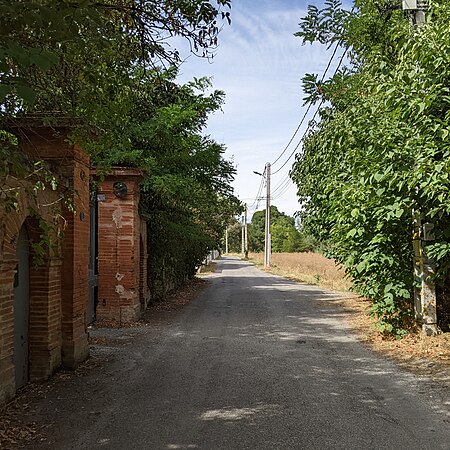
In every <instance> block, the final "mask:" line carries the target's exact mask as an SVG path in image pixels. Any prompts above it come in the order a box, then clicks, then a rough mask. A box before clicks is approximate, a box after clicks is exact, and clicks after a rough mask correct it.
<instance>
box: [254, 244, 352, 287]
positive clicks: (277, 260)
mask: <svg viewBox="0 0 450 450" xmlns="http://www.w3.org/2000/svg"><path fill="white" fill-rule="evenodd" d="M248 257H249V259H250V260H251V261H253V262H254V263H255V264H256V265H258V266H262V265H263V264H264V254H263V253H249V255H248ZM270 271H271V272H272V273H274V274H276V275H281V276H284V277H287V278H290V279H292V280H295V281H302V282H304V283H309V284H316V285H318V286H321V287H325V288H328V289H332V290H334V291H348V290H349V289H350V288H351V285H352V283H351V280H350V279H348V278H347V277H346V275H345V272H344V270H343V269H341V268H339V267H338V266H337V265H336V264H335V262H334V260H332V259H328V258H325V256H323V255H321V254H319V253H312V252H308V253H272V259H271V268H270Z"/></svg>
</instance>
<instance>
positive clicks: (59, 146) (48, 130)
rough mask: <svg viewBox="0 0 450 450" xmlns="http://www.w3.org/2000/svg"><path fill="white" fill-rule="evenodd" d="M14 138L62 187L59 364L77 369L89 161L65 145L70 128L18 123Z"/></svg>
mask: <svg viewBox="0 0 450 450" xmlns="http://www.w3.org/2000/svg"><path fill="white" fill-rule="evenodd" d="M19 126H20V129H19V130H18V132H17V135H18V137H19V140H20V145H21V148H22V149H23V151H25V152H26V153H28V154H30V155H32V156H33V157H35V158H40V159H43V160H45V161H47V162H49V163H51V164H52V165H53V167H55V170H56V171H57V174H58V175H59V176H60V178H62V179H63V180H64V182H65V188H66V198H67V199H69V200H70V201H71V202H72V203H73V205H74V208H75V212H73V211H70V210H69V209H68V208H67V207H66V206H65V205H64V206H63V208H62V216H63V218H64V220H65V226H64V230H63V232H64V236H63V241H62V259H63V261H62V268H61V271H62V279H61V286H62V291H61V312H62V323H61V329H62V364H63V366H65V367H68V368H73V367H76V366H77V365H78V364H79V363H80V362H82V361H84V360H85V359H86V358H87V356H88V354H89V346H88V335H87V324H86V313H87V303H88V294H89V290H88V264H89V161H90V160H89V156H88V155H87V154H86V152H85V151H84V150H83V149H81V148H80V147H79V146H78V145H73V144H71V143H69V142H68V139H67V135H68V133H69V132H70V130H71V128H70V125H68V126H67V125H66V126H56V127H49V126H43V125H39V124H37V122H36V121H34V120H30V121H29V122H28V123H27V121H26V120H22V121H21V122H20V125H19Z"/></svg>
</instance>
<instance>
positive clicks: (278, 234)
mask: <svg viewBox="0 0 450 450" xmlns="http://www.w3.org/2000/svg"><path fill="white" fill-rule="evenodd" d="M265 216H266V211H265V210H262V211H256V212H255V213H254V214H253V217H252V222H251V224H249V231H248V234H249V249H250V250H251V251H254V252H262V251H263V250H264V241H265ZM270 222H271V223H270V235H271V244H272V251H273V252H301V251H306V250H310V248H309V247H308V246H307V245H305V244H306V241H305V239H304V236H303V235H302V233H300V231H299V230H298V229H297V228H296V226H295V219H294V218H293V217H290V216H288V215H286V214H285V213H283V212H280V211H278V208H277V207H276V206H271V207H270Z"/></svg>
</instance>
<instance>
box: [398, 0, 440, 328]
mask: <svg viewBox="0 0 450 450" xmlns="http://www.w3.org/2000/svg"><path fill="white" fill-rule="evenodd" d="M402 3H403V10H405V11H407V12H409V13H410V16H411V22H412V24H413V25H414V26H417V27H420V26H421V25H423V24H424V23H425V12H426V9H427V7H428V2H427V1H426V0H403V2H402ZM433 228H434V225H433V224H432V223H430V222H426V221H424V220H423V215H422V212H421V211H414V212H413V249H414V281H415V282H414V312H415V317H416V320H417V321H419V322H420V323H421V324H422V331H423V332H424V333H425V334H426V335H428V336H431V335H434V334H437V333H438V326H437V302H436V286H435V283H434V281H433V275H434V273H435V264H434V261H433V260H432V259H430V258H428V255H427V244H429V243H430V242H433V241H434V231H433Z"/></svg>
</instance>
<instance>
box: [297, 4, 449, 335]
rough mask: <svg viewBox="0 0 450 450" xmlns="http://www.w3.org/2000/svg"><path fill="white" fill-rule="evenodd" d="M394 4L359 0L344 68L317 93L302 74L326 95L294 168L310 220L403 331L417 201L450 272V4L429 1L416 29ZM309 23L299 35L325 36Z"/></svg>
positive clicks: (347, 24)
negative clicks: (449, 54)
mask: <svg viewBox="0 0 450 450" xmlns="http://www.w3.org/2000/svg"><path fill="white" fill-rule="evenodd" d="M335 6H336V8H338V9H341V7H340V5H339V4H337V5H335ZM398 6H399V5H398V2H395V1H390V0H385V1H383V2H375V1H373V0H358V1H356V2H355V8H354V10H353V11H352V12H348V13H342V14H341V15H339V17H346V19H345V20H343V21H340V22H338V23H336V25H337V27H336V28H335V29H336V33H337V36H338V40H339V41H340V42H341V43H342V45H343V46H345V47H346V48H348V50H349V51H348V56H349V66H348V67H347V68H346V69H343V70H341V71H339V72H338V73H337V74H336V76H334V77H333V78H331V79H330V80H328V81H327V82H326V83H324V84H323V85H322V86H321V90H320V92H318V91H317V89H316V90H315V88H314V84H313V78H311V77H309V78H308V79H306V80H305V82H306V91H307V92H308V94H309V97H308V101H312V102H316V101H318V100H322V99H323V100H325V101H326V103H325V106H323V107H322V108H321V113H320V117H321V120H320V122H319V123H315V124H313V126H312V127H311V130H310V132H309V133H308V135H307V136H306V138H305V140H304V143H303V152H302V153H301V154H299V155H297V160H296V163H295V165H294V170H293V178H294V180H295V181H296V182H297V185H298V194H299V196H300V200H301V203H302V207H303V208H302V212H301V216H302V221H303V223H304V224H305V226H306V227H307V229H308V230H310V231H311V232H312V233H314V235H315V236H317V237H318V238H319V239H320V240H321V241H322V242H326V243H327V245H328V247H329V254H330V256H332V257H333V258H335V259H336V260H337V261H339V262H340V263H341V264H343V265H345V267H346V268H347V271H348V272H349V273H350V275H351V276H352V278H353V280H354V282H355V287H356V288H357V290H358V291H359V292H360V293H362V294H363V295H365V296H368V297H370V298H371V299H372V300H373V310H374V313H375V314H376V315H377V316H378V318H379V327H380V329H381V330H382V331H385V332H396V333H398V334H400V335H401V334H402V333H404V329H403V326H404V324H405V323H406V322H408V320H409V319H410V317H411V312H412V292H413V287H414V286H413V275H412V243H411V235H412V219H411V218H412V213H413V211H419V212H420V213H421V214H422V217H423V219H424V220H431V221H433V222H434V223H435V230H436V242H435V243H434V244H431V245H429V246H428V248H427V252H428V254H429V255H430V256H433V257H435V258H436V260H437V264H438V267H437V276H438V278H439V277H445V276H446V273H447V271H448V260H449V256H450V246H449V238H450V222H449V220H448V217H449V212H450V203H449V202H448V198H449V197H448V191H449V189H450V178H449V175H450V166H449V156H450V142H449V132H448V129H449V98H450V96H449V94H450V90H449V89H450V60H449V59H448V57H447V56H445V54H446V53H445V52H444V49H448V48H449V45H450V30H449V28H448V21H449V19H450V7H449V6H448V4H447V2H441V1H436V2H433V4H432V8H431V9H430V10H429V12H428V14H427V17H428V23H427V24H426V25H425V26H423V27H421V28H418V29H415V30H413V29H412V28H411V26H410V23H409V20H408V18H407V17H406V16H405V14H404V13H403V11H401V10H400V9H399V8H398ZM335 15H336V14H335ZM333 17H334V16H333V15H331V16H330V20H334V19H333ZM305 21H306V22H305V23H309V24H310V28H305V27H302V30H301V31H300V32H299V33H298V35H299V36H300V37H302V39H303V40H304V41H310V40H312V38H315V39H319V37H318V36H319V35H316V36H313V34H314V33H313V34H311V33H312V31H311V29H312V30H315V27H314V23H313V22H311V20H310V18H305ZM319 31H320V30H318V32H319ZM319 40H320V39H319ZM323 41H324V42H331V37H330V36H328V37H326V39H325V38H324V40H323ZM444 53H445V54H444Z"/></svg>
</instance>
